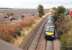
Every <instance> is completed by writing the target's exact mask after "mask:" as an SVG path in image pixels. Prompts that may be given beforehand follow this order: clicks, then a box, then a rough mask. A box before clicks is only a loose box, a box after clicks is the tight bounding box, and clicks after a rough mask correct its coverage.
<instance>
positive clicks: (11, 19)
mask: <svg viewBox="0 0 72 50" xmlns="http://www.w3.org/2000/svg"><path fill="white" fill-rule="evenodd" d="M0 10H1V11H0V38H1V39H3V40H5V41H7V42H10V43H13V44H14V45H16V46H18V45H19V44H20V43H21V41H22V40H23V38H24V36H26V35H27V34H28V33H29V32H31V31H32V29H33V28H34V27H35V26H36V25H37V24H38V23H39V22H40V20H41V18H40V17H38V16H37V15H36V11H32V10H29V11H28V10H22V9H20V10H19V9H0ZM33 13H34V14H33Z"/></svg>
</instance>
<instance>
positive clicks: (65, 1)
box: [0, 0, 72, 8]
mask: <svg viewBox="0 0 72 50" xmlns="http://www.w3.org/2000/svg"><path fill="white" fill-rule="evenodd" d="M39 4H42V5H43V6H44V8H51V7H54V6H56V7H57V6H58V5H63V6H65V7H67V8H72V0H0V7H2V8H37V6H38V5H39Z"/></svg>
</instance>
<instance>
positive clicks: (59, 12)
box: [57, 6, 66, 16]
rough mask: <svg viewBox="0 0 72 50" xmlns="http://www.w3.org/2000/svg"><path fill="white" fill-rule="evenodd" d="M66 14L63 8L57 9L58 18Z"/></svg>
mask: <svg viewBox="0 0 72 50" xmlns="http://www.w3.org/2000/svg"><path fill="white" fill-rule="evenodd" d="M65 12H66V9H65V8H64V7H63V6H59V7H57V15H58V16H61V15H64V13H65Z"/></svg>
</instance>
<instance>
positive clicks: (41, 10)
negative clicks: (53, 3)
mask: <svg viewBox="0 0 72 50" xmlns="http://www.w3.org/2000/svg"><path fill="white" fill-rule="evenodd" d="M38 14H39V17H42V16H43V15H44V8H43V6H42V5H39V6H38Z"/></svg>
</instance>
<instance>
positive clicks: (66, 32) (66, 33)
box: [60, 16, 72, 46]
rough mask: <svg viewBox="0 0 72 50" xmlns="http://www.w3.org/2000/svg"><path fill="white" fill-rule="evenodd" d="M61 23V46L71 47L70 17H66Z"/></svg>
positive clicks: (71, 23) (71, 29) (71, 18)
mask: <svg viewBox="0 0 72 50" xmlns="http://www.w3.org/2000/svg"><path fill="white" fill-rule="evenodd" d="M63 21H64V24H63V25H62V26H63V27H64V28H63V29H62V30H63V31H62V32H63V34H62V36H61V39H60V40H61V42H62V44H63V45H62V46H72V17H70V16H66V17H65V18H64V20H63Z"/></svg>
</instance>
